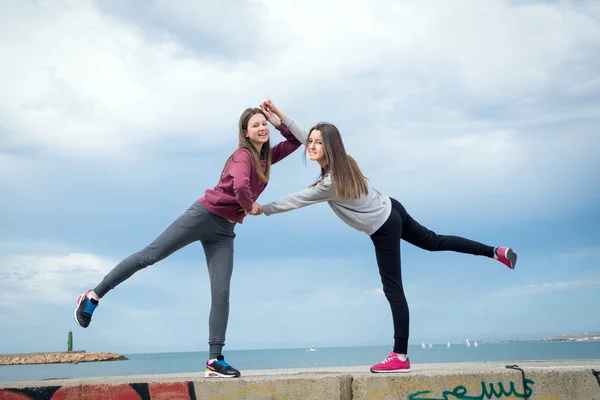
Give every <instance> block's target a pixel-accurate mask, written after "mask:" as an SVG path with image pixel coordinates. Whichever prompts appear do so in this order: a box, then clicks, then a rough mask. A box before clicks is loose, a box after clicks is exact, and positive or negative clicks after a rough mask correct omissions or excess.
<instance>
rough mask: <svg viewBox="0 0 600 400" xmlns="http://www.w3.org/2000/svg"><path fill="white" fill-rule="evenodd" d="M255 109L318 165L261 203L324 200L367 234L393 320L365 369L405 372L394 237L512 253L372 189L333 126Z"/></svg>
mask: <svg viewBox="0 0 600 400" xmlns="http://www.w3.org/2000/svg"><path fill="white" fill-rule="evenodd" d="M261 109H263V111H264V112H265V113H267V114H274V115H276V116H277V117H278V118H279V119H281V120H282V121H283V123H284V124H285V125H286V126H287V127H288V128H289V129H290V131H291V132H292V134H293V135H294V136H295V137H296V138H297V139H298V140H299V141H300V142H302V144H304V145H305V146H306V154H307V155H308V157H309V158H310V159H311V160H312V161H316V162H318V163H319V165H320V166H321V176H320V178H319V180H318V181H317V182H315V183H314V184H313V185H311V186H310V187H308V188H306V189H304V190H302V191H300V192H297V193H293V194H290V195H287V196H285V197H283V198H282V199H280V200H277V201H274V202H271V203H269V204H266V205H263V206H261V210H262V213H264V214H265V215H267V216H269V215H271V214H277V213H282V212H287V211H291V210H294V209H297V208H301V207H306V206H309V205H311V204H316V203H321V202H327V204H329V206H330V207H331V209H332V210H333V212H334V213H335V214H336V215H337V216H338V217H340V219H341V220H342V221H344V222H345V223H346V224H348V225H350V226H351V227H353V228H354V229H357V230H359V231H362V232H364V233H366V234H367V235H369V237H370V238H371V241H372V242H373V245H374V246H375V254H376V258H377V265H378V267H379V274H380V276H381V282H382V284H383V291H384V293H385V296H386V298H387V299H388V301H389V303H390V307H391V310H392V319H393V322H394V348H393V351H392V352H391V353H390V354H389V356H388V357H387V358H386V359H384V360H383V361H382V362H380V363H378V364H375V365H373V366H372V367H371V372H376V373H379V372H408V371H410V360H409V359H408V355H407V349H408V337H409V311H408V303H407V301H406V297H405V295H404V289H403V286H402V274H401V263H400V240H401V239H404V240H405V241H407V242H408V243H411V244H413V245H415V246H417V247H420V248H422V249H424V250H429V251H455V252H459V253H465V254H473V255H477V256H485V257H489V258H493V259H496V260H498V261H500V262H501V263H503V264H504V265H506V266H507V267H508V268H510V269H514V268H515V264H516V262H517V254H516V253H515V252H513V251H512V249H510V248H508V247H492V246H487V245H485V244H483V243H479V242H475V241H472V240H469V239H465V238H462V237H459V236H449V235H439V234H437V233H435V232H433V231H431V230H429V229H427V228H425V227H424V226H422V225H420V224H419V223H418V222H417V221H415V220H414V219H413V218H412V217H411V216H410V215H409V214H408V212H407V211H406V209H405V208H404V206H403V205H402V204H400V202H398V201H397V200H396V199H393V198H391V197H388V196H385V195H383V194H381V193H379V192H378V191H377V190H375V189H374V188H373V187H371V185H370V184H369V181H368V180H367V179H366V178H365V177H364V175H363V174H362V172H361V171H360V168H359V167H358V164H357V163H356V161H355V160H354V159H353V158H352V157H351V156H350V155H348V154H347V153H346V150H345V147H344V143H343V141H342V137H341V135H340V132H339V131H338V129H337V128H336V127H335V126H334V125H332V124H329V123H320V124H318V125H316V126H314V127H313V128H311V129H310V130H309V131H308V132H307V131H306V130H304V128H303V127H302V125H300V124H299V123H298V122H296V121H294V120H293V119H292V118H290V117H288V116H286V115H285V114H284V113H282V112H281V111H280V110H279V109H278V108H277V107H276V106H275V105H274V104H273V103H272V102H271V100H266V101H265V102H263V104H262V105H261Z"/></svg>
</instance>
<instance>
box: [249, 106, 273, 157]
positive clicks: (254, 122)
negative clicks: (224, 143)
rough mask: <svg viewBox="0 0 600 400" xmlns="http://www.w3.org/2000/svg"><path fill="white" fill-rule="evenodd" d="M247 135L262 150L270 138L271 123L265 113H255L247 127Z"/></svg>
mask: <svg viewBox="0 0 600 400" xmlns="http://www.w3.org/2000/svg"><path fill="white" fill-rule="evenodd" d="M246 137H247V138H248V139H250V142H252V144H253V145H254V147H255V148H256V149H257V150H258V151H260V149H261V148H262V145H263V144H264V143H266V142H267V141H268V140H269V124H268V123H267V119H266V118H265V116H264V115H262V114H255V115H253V116H252V117H251V118H250V120H249V121H248V128H247V129H246Z"/></svg>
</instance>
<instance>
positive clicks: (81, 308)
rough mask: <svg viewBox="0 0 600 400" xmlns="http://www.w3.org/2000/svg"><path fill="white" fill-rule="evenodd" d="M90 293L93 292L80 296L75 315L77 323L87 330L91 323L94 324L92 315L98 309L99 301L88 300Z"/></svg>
mask: <svg viewBox="0 0 600 400" xmlns="http://www.w3.org/2000/svg"><path fill="white" fill-rule="evenodd" d="M89 292H91V290H88V291H87V292H85V293H82V294H80V295H79V297H78V298H77V306H75V312H74V313H73V317H75V322H77V325H79V326H81V327H82V328H87V327H88V325H89V324H90V322H92V314H93V313H94V310H95V309H96V307H98V300H96V299H88V297H87V295H88V293H89Z"/></svg>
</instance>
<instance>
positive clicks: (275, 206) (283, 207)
mask: <svg viewBox="0 0 600 400" xmlns="http://www.w3.org/2000/svg"><path fill="white" fill-rule="evenodd" d="M284 123H285V122H284ZM286 125H287V124H286ZM288 127H289V126H288ZM289 128H290V130H292V129H291V127H289ZM292 132H293V131H292ZM298 140H300V138H298ZM333 199H335V190H334V188H333V182H332V181H331V177H330V176H329V175H327V176H326V177H325V178H323V179H322V180H321V181H320V182H319V183H317V184H316V185H314V186H311V187H309V188H306V189H304V190H303V191H301V192H298V193H293V194H288V195H287V196H285V197H282V198H281V199H279V200H277V201H273V202H271V203H269V204H266V205H264V206H262V211H263V213H264V214H265V215H267V216H269V215H271V214H277V213H283V212H287V211H292V210H295V209H297V208H302V207H306V206H310V205H311V204H317V203H322V202H324V201H329V200H333Z"/></svg>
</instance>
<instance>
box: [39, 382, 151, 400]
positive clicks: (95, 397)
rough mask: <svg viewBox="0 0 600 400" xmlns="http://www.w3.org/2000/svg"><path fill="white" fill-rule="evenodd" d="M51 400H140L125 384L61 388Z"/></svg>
mask: <svg viewBox="0 0 600 400" xmlns="http://www.w3.org/2000/svg"><path fill="white" fill-rule="evenodd" d="M51 399H52V400H80V399H89V400H142V398H141V397H140V395H139V394H138V393H137V392H136V391H135V390H133V388H132V387H131V386H129V385H127V384H124V385H85V386H63V387H61V388H60V389H58V390H57V391H56V393H54V396H52V398H51Z"/></svg>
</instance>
